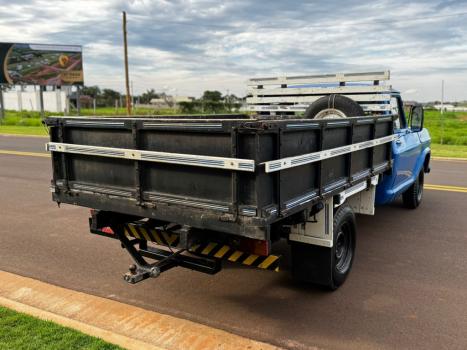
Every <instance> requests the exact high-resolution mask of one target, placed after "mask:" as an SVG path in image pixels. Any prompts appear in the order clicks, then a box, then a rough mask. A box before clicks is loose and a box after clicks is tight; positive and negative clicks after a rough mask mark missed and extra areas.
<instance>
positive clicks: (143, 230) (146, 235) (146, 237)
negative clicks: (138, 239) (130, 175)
mask: <svg viewBox="0 0 467 350" xmlns="http://www.w3.org/2000/svg"><path fill="white" fill-rule="evenodd" d="M138 231H139V232H141V234H142V235H143V237H144V238H145V239H146V241H150V240H151V237H150V236H149V234H148V232H147V231H146V229H145V228H144V227H139V230H138Z"/></svg>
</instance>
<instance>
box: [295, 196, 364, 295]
mask: <svg viewBox="0 0 467 350" xmlns="http://www.w3.org/2000/svg"><path fill="white" fill-rule="evenodd" d="M333 225H334V242H333V247H332V248H327V247H321V246H316V245H310V244H305V243H300V242H291V249H292V276H293V278H294V279H295V280H297V281H300V282H307V283H312V284H316V285H320V286H324V287H326V288H328V289H330V290H336V289H337V288H339V287H340V286H341V285H342V284H343V283H344V282H345V280H346V278H347V276H348V275H349V273H350V270H351V268H352V264H353V260H354V257H355V245H356V223H355V215H354V212H353V210H352V208H350V206H349V205H348V204H346V203H345V204H343V205H341V206H340V207H339V208H338V209H337V211H336V212H335V214H334V222H333Z"/></svg>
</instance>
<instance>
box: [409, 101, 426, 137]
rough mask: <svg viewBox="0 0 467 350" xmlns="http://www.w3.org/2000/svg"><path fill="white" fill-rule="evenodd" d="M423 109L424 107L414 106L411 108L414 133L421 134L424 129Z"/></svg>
mask: <svg viewBox="0 0 467 350" xmlns="http://www.w3.org/2000/svg"><path fill="white" fill-rule="evenodd" d="M423 119H424V113H423V107H422V106H412V108H410V129H411V130H412V131H413V132H419V131H422V129H423Z"/></svg>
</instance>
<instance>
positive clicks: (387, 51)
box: [0, 0, 467, 101]
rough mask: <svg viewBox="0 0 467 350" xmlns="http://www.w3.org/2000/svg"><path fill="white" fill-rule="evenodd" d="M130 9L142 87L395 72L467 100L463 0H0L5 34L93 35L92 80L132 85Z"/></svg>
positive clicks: (413, 85)
mask: <svg viewBox="0 0 467 350" xmlns="http://www.w3.org/2000/svg"><path fill="white" fill-rule="evenodd" d="M122 10H126V11H127V12H128V20H129V23H128V27H129V44H130V73H131V79H132V80H133V82H134V88H135V92H136V93H141V92H142V91H144V90H145V89H147V88H152V87H154V88H156V89H163V88H164V86H167V87H169V88H171V89H177V93H179V94H190V95H200V94H201V93H202V92H203V90H204V89H208V88H209V89H219V90H223V91H225V90H227V89H229V90H230V91H233V92H235V93H237V94H239V95H242V94H243V93H244V92H245V81H246V79H247V78H249V77H251V76H258V75H261V76H265V75H275V74H285V73H288V74H303V73H316V72H323V73H329V72H334V71H364V70H373V69H391V71H392V85H393V86H394V87H395V88H397V89H400V90H401V91H405V93H406V94H408V96H410V98H411V99H418V100H420V101H425V100H432V99H436V98H439V95H440V93H439V86H440V84H441V80H442V79H444V80H445V81H446V86H447V87H450V88H447V89H446V98H447V99H448V100H455V99H457V100H461V99H467V44H466V43H467V15H466V14H467V3H466V1H464V0H460V1H442V0H433V1H420V0H419V1H412V2H410V3H407V2H404V1H402V0H391V1H389V0H378V1H373V2H371V3H362V2H360V1H357V0H347V1H340V0H328V1H327V2H319V3H318V2H309V1H299V0H289V1H287V2H285V1H280V0H271V1H268V2H267V3H265V2H260V1H254V0H236V1H234V0H232V1H227V0H225V1H218V0H172V1H168V0H154V1H150V0H132V1H124V0H101V1H92V0H87V1H86V0H75V1H53V2H52V1H45V0H30V1H24V2H23V3H22V4H15V3H12V2H11V1H7V0H0V32H1V33H2V40H3V41H11V42H41V43H42V42H45V43H58V44H70V43H71V44H83V45H84V54H85V56H84V59H85V80H86V83H87V84H89V85H91V84H97V85H101V86H104V87H111V88H114V89H117V90H120V91H122V90H123V86H124V84H123V60H122V53H123V49H122V37H121V11H122ZM456 13H458V14H461V15H458V16H453V14H456ZM462 13H464V15H462Z"/></svg>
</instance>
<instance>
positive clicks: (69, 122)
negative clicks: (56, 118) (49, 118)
mask: <svg viewBox="0 0 467 350" xmlns="http://www.w3.org/2000/svg"><path fill="white" fill-rule="evenodd" d="M65 124H66V125H71V126H73V125H78V126H80V125H86V126H96V125H105V126H124V125H125V123H124V122H112V121H87V120H65Z"/></svg>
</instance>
